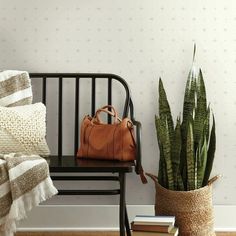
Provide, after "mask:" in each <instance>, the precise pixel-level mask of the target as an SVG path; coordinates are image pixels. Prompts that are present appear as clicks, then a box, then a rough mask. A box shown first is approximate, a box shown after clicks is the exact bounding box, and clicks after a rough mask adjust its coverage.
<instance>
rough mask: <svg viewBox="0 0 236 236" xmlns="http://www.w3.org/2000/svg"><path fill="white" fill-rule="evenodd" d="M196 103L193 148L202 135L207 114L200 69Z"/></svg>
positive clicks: (204, 90)
mask: <svg viewBox="0 0 236 236" xmlns="http://www.w3.org/2000/svg"><path fill="white" fill-rule="evenodd" d="M196 91H197V93H196V95H197V104H196V109H195V117H194V141H195V148H197V146H198V143H199V141H200V138H201V136H202V132H203V128H204V125H205V121H206V119H207V116H208V109H207V99H206V89H205V84H204V80H203V75H202V71H201V70H200V71H199V75H198V80H197V86H196Z"/></svg>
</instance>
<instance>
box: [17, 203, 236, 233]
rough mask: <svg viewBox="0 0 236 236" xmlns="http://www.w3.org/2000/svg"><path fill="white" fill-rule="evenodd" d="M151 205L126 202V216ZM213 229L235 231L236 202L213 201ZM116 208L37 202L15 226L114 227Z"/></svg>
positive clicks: (150, 210) (146, 211) (42, 228)
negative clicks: (222, 202)
mask: <svg viewBox="0 0 236 236" xmlns="http://www.w3.org/2000/svg"><path fill="white" fill-rule="evenodd" d="M153 209H154V207H153V206H152V205H129V206H128V214H129V218H130V219H133V218H134V216H135V215H137V214H154V210H153ZM214 211H215V230H216V231H224V232H232V231H236V217H235V212H236V205H233V206H228V205H216V206H214ZM118 216H119V208H118V206H113V205H60V206H59V205H51V206H45V205H44V206H39V207H37V208H35V209H34V210H33V211H32V212H30V213H29V216H28V218H27V219H26V220H24V221H22V222H21V223H20V225H19V226H18V228H17V229H18V231H87V230H89V231H100V230H101V231H116V230H118V222H119V221H118V220H119V218H118Z"/></svg>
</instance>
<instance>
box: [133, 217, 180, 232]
mask: <svg viewBox="0 0 236 236" xmlns="http://www.w3.org/2000/svg"><path fill="white" fill-rule="evenodd" d="M174 224H175V217H174V216H147V215H137V216H136V217H135V218H134V220H133V222H132V223H131V229H132V230H133V234H132V235H133V236H152V235H153V236H154V235H156V236H167V235H169V236H177V235H178V233H179V230H178V228H176V227H175V226H174Z"/></svg>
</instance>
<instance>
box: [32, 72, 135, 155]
mask: <svg viewBox="0 0 236 236" xmlns="http://www.w3.org/2000/svg"><path fill="white" fill-rule="evenodd" d="M30 77H31V79H32V84H33V85H34V82H36V81H35V79H38V80H40V84H41V89H40V90H41V91H38V90H37V93H41V96H40V97H41V101H42V102H43V103H44V104H45V105H46V106H47V104H48V102H49V101H48V100H49V99H54V101H53V104H54V106H56V107H57V113H56V116H55V117H54V118H53V119H55V122H57V127H56V133H57V136H58V138H57V155H59V156H61V155H63V115H65V114H63V113H64V109H63V106H66V105H65V102H64V101H63V99H64V97H65V91H64V90H65V83H66V82H69V81H71V80H72V83H73V87H72V88H73V90H74V91H66V92H67V93H68V92H69V93H72V94H73V99H74V101H73V102H72V101H71V104H73V106H74V109H73V110H74V112H73V114H68V115H69V116H70V117H69V118H70V122H72V124H73V128H74V140H73V147H74V148H73V149H74V150H73V154H74V155H75V154H76V152H77V150H78V146H79V127H80V121H81V120H82V118H83V117H81V114H80V110H81V102H82V103H83V101H84V102H85V101H86V104H89V106H90V109H89V110H90V115H91V116H93V115H94V114H95V112H96V110H97V109H98V108H99V107H98V104H97V100H98V99H100V97H101V96H104V97H106V102H105V104H102V105H113V98H114V95H113V93H114V92H115V91H116V92H117V89H116V87H117V82H118V84H120V85H121V87H122V89H123V92H122V93H120V94H119V103H122V105H121V108H122V112H123V115H122V117H123V118H124V117H127V116H128V115H129V112H130V115H131V119H132V116H133V104H132V101H131V98H130V91H129V87H128V85H127V83H126V82H125V80H124V79H122V78H121V77H120V76H117V75H114V74H96V73H68V74H66V73H30ZM38 80H37V83H38V82H39V81H38ZM50 80H54V85H53V89H50V91H49V89H48V84H49V81H50ZM55 80H56V81H55ZM85 80H87V81H88V82H87V83H82V81H85ZM100 82H102V92H101V91H100V92H99V94H98V92H97V87H98V84H99V83H100ZM85 86H86V88H85ZM100 88H101V86H100ZM85 90H86V91H85ZM55 91H57V97H56V98H55V96H54V98H52V97H53V96H49V92H50V94H51V93H54V92H55ZM87 91H90V92H87ZM85 97H87V98H86V99H85ZM88 99H89V100H90V102H87V100H88ZM122 100H123V102H122ZM50 102H51V103H52V101H50ZM71 104H70V106H71ZM99 106H101V104H100V105H99ZM82 115H83V116H84V115H86V114H82ZM107 122H108V123H111V117H110V116H108V117H107ZM71 152H72V151H71Z"/></svg>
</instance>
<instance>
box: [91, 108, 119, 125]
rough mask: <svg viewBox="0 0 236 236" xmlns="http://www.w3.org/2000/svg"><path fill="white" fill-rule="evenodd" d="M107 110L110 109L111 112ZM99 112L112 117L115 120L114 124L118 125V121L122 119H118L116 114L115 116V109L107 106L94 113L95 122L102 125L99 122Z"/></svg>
mask: <svg viewBox="0 0 236 236" xmlns="http://www.w3.org/2000/svg"><path fill="white" fill-rule="evenodd" d="M109 108H110V109H111V111H110V110H108V109H109ZM101 112H105V113H107V114H109V115H111V116H113V117H114V118H115V120H114V123H118V121H119V122H121V121H122V119H121V118H119V117H118V114H117V111H116V109H115V108H114V107H113V106H111V105H107V106H104V107H102V108H100V109H98V110H97V111H96V113H95V116H94V119H95V120H96V121H98V122H99V123H102V122H101V119H100V118H99V114H100V113H101Z"/></svg>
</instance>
